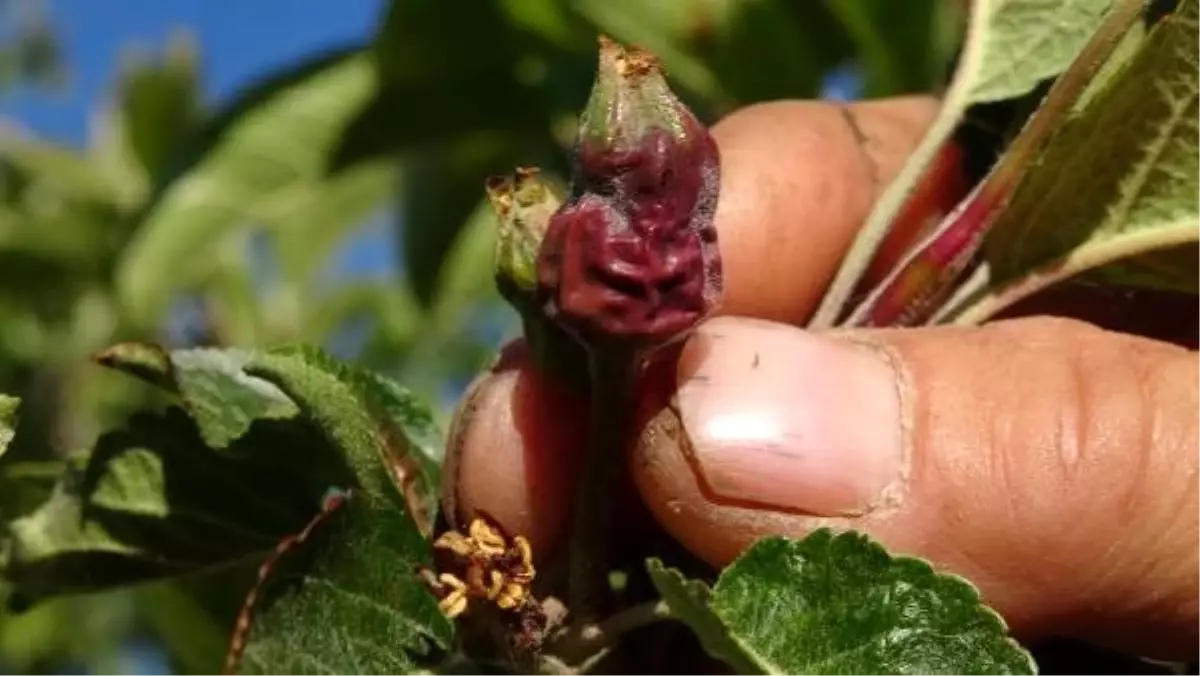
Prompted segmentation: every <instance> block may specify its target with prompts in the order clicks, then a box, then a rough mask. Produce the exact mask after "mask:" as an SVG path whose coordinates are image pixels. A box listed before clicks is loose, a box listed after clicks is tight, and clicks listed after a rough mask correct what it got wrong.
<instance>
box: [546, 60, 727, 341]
mask: <svg viewBox="0 0 1200 676" xmlns="http://www.w3.org/2000/svg"><path fill="white" fill-rule="evenodd" d="M719 183H720V168H719V156H718V152H717V146H716V143H715V142H714V141H713V139H712V137H711V136H710V135H709V133H708V130H707V129H706V128H705V127H704V125H703V124H701V123H700V121H699V120H697V119H696V117H695V116H694V115H693V114H692V112H691V111H690V110H688V108H687V107H686V106H684V105H683V103H682V102H680V101H679V99H678V98H676V97H675V95H674V93H673V92H672V91H671V89H670V87H669V86H668V85H667V82H666V80H665V79H664V77H663V74H662V71H661V69H660V67H659V64H658V61H657V59H655V57H654V56H653V55H651V54H650V53H648V52H645V51H643V50H640V49H637V48H633V49H629V50H626V49H625V48H623V47H621V46H620V45H618V44H616V43H614V42H612V41H610V40H608V39H606V38H603V37H602V38H601V39H600V60H599V71H598V73H597V76H596V82H595V85H594V86H593V89H592V93H591V97H590V99H589V100H588V103H587V107H586V108H585V110H584V112H583V115H582V117H581V119H580V126H579V134H578V138H577V140H576V145H575V166H574V177H573V182H572V193H571V196H570V198H569V199H568V200H567V202H566V204H564V205H563V206H562V207H561V208H560V209H559V210H558V211H557V212H556V213H555V214H554V216H553V217H552V218H551V219H550V225H549V229H548V231H547V233H546V238H545V241H544V242H543V244H542V248H541V255H540V257H539V259H538V294H539V300H540V301H541V303H542V306H543V309H544V311H545V312H546V313H547V314H548V315H549V316H550V317H551V318H553V319H555V321H557V322H559V323H560V324H561V325H563V326H564V327H565V328H567V330H569V331H570V332H571V333H573V334H575V335H576V336H577V337H578V338H579V339H580V340H582V341H583V342H584V343H586V344H588V345H589V346H592V347H595V346H596V345H597V344H599V343H610V342H617V343H620V344H622V345H626V346H630V347H633V348H634V349H637V350H641V349H644V348H652V347H657V346H660V345H662V344H664V343H667V342H670V341H672V340H674V339H676V338H678V337H680V336H681V335H683V334H685V333H686V332H687V331H689V330H690V329H691V328H692V327H693V326H695V325H696V324H697V323H698V322H699V321H700V320H701V319H703V318H704V316H706V315H707V314H709V313H710V312H711V311H712V310H713V309H714V308H715V306H716V305H717V303H718V302H719V299H720V295H721V286H722V285H721V261H720V255H719V253H718V250H717V232H716V228H715V227H714V225H713V215H714V212H715V210H716V204H717V194H718V190H719Z"/></svg>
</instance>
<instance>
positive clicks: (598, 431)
mask: <svg viewBox="0 0 1200 676" xmlns="http://www.w3.org/2000/svg"><path fill="white" fill-rule="evenodd" d="M612 347H613V346H598V349H593V350H591V351H590V352H589V354H588V371H589V375H590V377H591V397H592V401H591V412H590V415H589V416H588V448H587V457H586V459H585V461H584V473H583V476H582V477H581V482H580V485H579V491H578V493H577V496H576V499H575V500H576V501H575V511H574V523H573V524H572V529H571V552H570V556H571V562H570V583H569V584H570V587H569V590H568V592H569V593H568V600H569V601H570V609H571V614H572V615H573V617H574V622H587V621H591V620H592V619H594V618H595V617H596V616H597V615H598V614H599V613H602V612H603V610H604V608H603V606H604V604H605V602H606V600H607V599H606V598H605V597H606V587H607V586H608V569H609V549H610V546H611V539H612V538H611V535H612V501H613V497H612V492H613V485H614V484H615V483H616V478H617V476H618V475H619V471H620V468H621V467H622V466H623V461H622V451H623V450H624V447H625V443H626V442H627V440H628V433H629V426H630V425H629V423H630V417H631V414H632V399H633V386H634V381H635V377H636V375H637V367H638V364H639V362H640V360H639V359H638V358H637V356H636V355H635V354H633V353H630V352H628V351H625V350H620V349H612ZM606 348H607V349H606Z"/></svg>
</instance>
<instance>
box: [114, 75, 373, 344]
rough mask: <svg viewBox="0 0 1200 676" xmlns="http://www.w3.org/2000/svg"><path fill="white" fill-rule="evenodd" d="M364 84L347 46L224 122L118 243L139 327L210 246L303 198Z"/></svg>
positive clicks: (121, 279) (190, 277) (369, 86)
mask: <svg viewBox="0 0 1200 676" xmlns="http://www.w3.org/2000/svg"><path fill="white" fill-rule="evenodd" d="M374 88H375V77H374V68H373V65H372V63H371V60H370V58H369V56H368V55H367V54H364V53H357V54H352V55H350V56H348V57H346V58H344V59H342V60H340V61H336V62H334V63H333V64H332V65H329V66H327V67H326V68H324V69H323V70H318V71H317V72H315V73H312V74H311V75H309V76H308V77H307V78H305V79H303V80H301V81H299V82H296V83H294V84H292V85H290V86H288V87H285V88H283V89H281V90H279V91H276V92H274V93H273V95H271V96H269V97H267V98H266V99H265V100H263V101H261V102H259V103H258V104H257V105H255V106H252V107H250V108H249V109H247V110H245V111H244V112H243V113H242V114H241V115H240V116H239V117H238V118H237V119H235V120H234V121H232V122H231V123H230V125H229V126H228V128H226V129H225V130H224V131H223V133H222V134H221V136H220V137H219V138H217V139H216V141H215V144H214V145H213V146H212V147H211V148H210V149H208V151H207V152H206V153H205V154H204V155H203V156H202V157H201V158H200V160H199V161H198V163H197V164H196V165H195V166H194V167H192V168H191V169H190V170H189V171H188V172H187V173H186V174H184V175H183V176H182V177H180V178H178V179H176V180H175V181H173V182H172V183H171V184H170V186H169V187H168V188H167V190H166V191H165V192H164V193H163V194H162V195H161V197H160V198H159V200H158V201H157V203H156V204H154V205H153V207H152V208H151V209H150V210H149V213H148V214H147V216H146V218H145V221H144V222H143V223H142V224H141V226H140V227H139V229H138V231H137V233H136V235H135V237H134V239H133V240H132V241H131V242H130V244H129V247H128V249H127V250H126V251H125V254H124V257H123V260H122V261H121V264H120V266H119V268H118V271H117V288H118V291H119V295H120V297H121V299H122V301H123V303H124V305H125V306H126V308H127V309H128V310H129V312H130V314H131V318H132V320H134V321H136V322H138V323H140V324H142V325H144V326H145V325H151V324H152V323H153V322H154V321H156V320H157V319H158V318H159V317H161V315H162V312H163V311H164V310H165V308H166V307H167V305H168V303H169V302H170V300H171V298H172V294H173V292H174V291H175V290H177V289H180V288H183V287H186V286H187V285H189V284H193V283H195V282H196V281H197V280H199V279H201V278H202V277H203V275H204V274H205V273H207V272H208V271H209V269H210V266H211V264H212V262H213V261H212V259H213V256H212V255H211V254H212V252H213V251H215V250H216V249H217V247H219V246H220V244H221V242H222V241H224V239H225V237H226V236H227V235H229V234H230V233H231V232H233V231H234V230H236V229H237V228H239V227H248V226H254V225H261V224H262V222H266V223H268V224H269V223H270V218H271V217H272V216H273V215H276V214H278V213H281V212H282V213H290V210H289V208H288V206H287V205H288V204H289V203H294V202H296V201H306V200H307V199H309V193H310V192H311V191H312V190H314V189H316V188H318V187H319V186H320V185H321V182H322V181H323V180H324V178H325V176H326V175H327V160H328V157H329V154H330V152H331V150H332V149H333V148H334V146H335V145H336V143H337V142H338V139H339V137H340V135H341V132H342V130H343V128H344V127H345V126H346V124H347V123H348V122H349V120H350V119H351V118H352V117H353V116H354V114H355V113H356V112H357V111H358V110H359V108H360V107H362V106H363V105H364V104H365V103H366V101H367V100H368V99H369V97H370V96H371V93H372V92H373V91H374ZM260 221H261V222H260ZM168 280H169V281H168Z"/></svg>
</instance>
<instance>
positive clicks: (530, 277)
mask: <svg viewBox="0 0 1200 676" xmlns="http://www.w3.org/2000/svg"><path fill="white" fill-rule="evenodd" d="M485 187H486V191H487V196H488V201H489V202H491V205H492V210H493V211H494V212H495V213H496V221H497V232H496V259H495V272H494V274H495V277H496V288H497V290H498V291H499V292H500V295H501V296H503V297H504V299H505V300H506V301H508V303H509V305H511V306H512V307H513V309H515V310H516V311H517V312H518V313H519V314H520V315H521V322H522V324H523V327H522V328H523V334H524V336H525V341H526V343H527V344H528V345H529V349H530V354H531V356H532V358H533V361H534V363H535V364H537V366H538V367H539V368H540V369H541V370H542V371H543V372H547V373H556V374H559V375H560V376H561V377H560V380H561V381H562V382H563V383H564V384H567V385H569V386H573V387H577V388H580V389H582V388H584V387H586V385H587V382H586V380H585V379H584V378H583V376H584V375H586V372H587V355H586V354H585V353H584V351H583V348H582V347H581V346H580V345H579V344H578V343H577V342H576V341H575V340H573V339H572V338H571V337H570V336H569V335H567V334H566V333H565V332H564V330H563V328H562V327H560V326H559V325H557V324H556V323H554V322H553V321H551V320H549V319H547V317H546V315H545V314H544V313H543V312H542V310H541V308H540V307H539V305H538V303H537V263H538V252H539V251H540V250H541V247H542V241H543V239H545V236H546V230H547V229H548V228H549V227H550V217H551V216H553V215H554V212H555V211H556V210H557V209H558V208H559V206H561V205H562V203H563V195H564V193H565V190H564V189H563V187H561V186H559V185H558V184H557V183H556V182H554V181H553V180H552V179H550V178H549V177H547V176H546V175H545V174H543V173H542V172H541V170H539V169H537V168H536V167H521V168H518V169H517V170H516V171H515V172H514V173H513V174H511V175H507V176H493V177H492V178H490V179H488V181H487V183H486V186H485Z"/></svg>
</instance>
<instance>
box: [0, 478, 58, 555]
mask: <svg viewBox="0 0 1200 676" xmlns="http://www.w3.org/2000/svg"><path fill="white" fill-rule="evenodd" d="M65 465H66V461H63V460H23V461H20V462H7V461H6V462H3V463H0V486H3V487H4V490H3V491H0V522H3V521H10V520H12V519H15V518H17V517H19V516H22V515H25V514H28V513H30V512H32V511H33V510H35V509H37V508H38V507H40V506H41V505H42V504H43V503H45V502H46V500H47V499H48V498H49V497H50V493H51V492H52V491H53V490H54V485H55V483H56V482H57V481H58V478H59V477H60V476H62V473H63V467H64V466H65ZM0 532H2V530H0ZM2 560H3V557H0V561H2Z"/></svg>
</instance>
